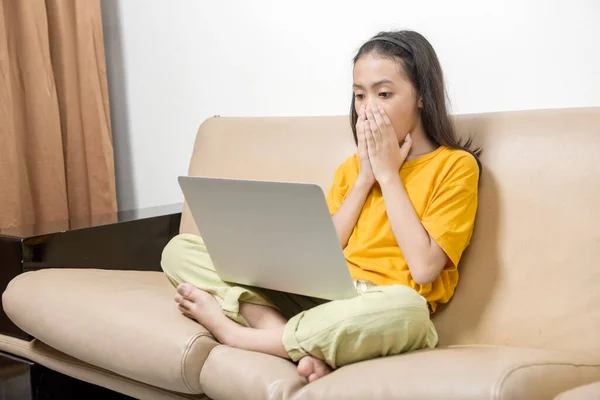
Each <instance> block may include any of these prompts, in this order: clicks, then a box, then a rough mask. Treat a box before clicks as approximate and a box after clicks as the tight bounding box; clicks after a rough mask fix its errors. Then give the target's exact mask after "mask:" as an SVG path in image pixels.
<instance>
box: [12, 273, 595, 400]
mask: <svg viewBox="0 0 600 400" xmlns="http://www.w3.org/2000/svg"><path fill="white" fill-rule="evenodd" d="M174 294H175V289H174V288H173V287H172V286H171V284H170V283H169V282H168V280H167V279H166V278H165V277H164V275H163V274H162V273H159V272H141V271H104V270H90V269H47V270H41V271H36V272H28V273H25V274H22V275H20V276H18V277H17V278H16V279H14V280H13V281H12V282H11V283H10V285H9V287H8V288H7V290H6V291H5V293H4V295H3V306H4V309H5V311H6V313H7V315H8V316H9V317H10V318H11V320H12V321H14V322H15V323H16V324H17V325H18V326H19V327H20V328H21V329H23V330H24V331H26V332H29V333H30V334H31V335H33V336H34V337H35V338H36V340H34V341H33V342H31V343H32V344H31V345H29V346H30V347H31V346H34V347H35V348H36V349H38V351H31V349H30V351H29V353H32V354H29V353H27V351H25V353H26V354H24V356H25V357H29V358H30V359H33V360H34V361H37V362H39V363H40V364H43V365H47V364H48V363H51V360H52V357H47V353H48V352H55V353H56V354H59V355H60V356H61V357H65V358H69V359H70V358H73V359H75V360H76V361H77V362H78V363H79V364H81V365H83V366H86V365H87V366H88V367H89V368H92V367H93V368H95V369H96V370H97V371H99V373H100V372H102V371H112V372H113V373H114V374H116V375H117V376H121V377H125V378H129V379H131V380H133V381H135V382H139V383H142V384H145V385H150V386H153V387H156V388H160V389H162V390H166V391H170V392H175V393H180V394H182V395H185V394H187V395H201V394H203V393H205V394H206V395H207V396H208V397H210V398H213V399H242V398H243V399H251V398H252V399H294V400H304V399H337V398H344V399H365V398H372V399H389V398H411V399H432V398H448V399H464V400H468V399H478V400H479V399H548V398H553V397H554V396H556V395H558V394H559V393H561V392H564V391H566V390H568V389H571V388H574V387H576V386H580V385H585V384H588V383H591V382H594V381H597V380H599V379H600V364H599V363H598V360H599V359H600V357H599V356H598V355H593V354H580V353H574V352H567V351H555V350H545V349H533V348H517V347H502V346H486V345H467V346H450V347H445V348H437V349H433V350H425V351H418V352H414V353H409V354H405V355H400V356H395V357H387V358H382V359H376V360H371V361H366V362H362V363H358V364H354V365H350V366H346V367H343V368H340V369H339V370H337V371H336V372H335V373H333V374H331V375H329V376H327V377H325V378H323V379H322V380H320V381H317V382H315V383H312V384H310V385H308V384H306V382H305V381H304V380H303V379H301V378H299V377H298V375H297V374H296V371H295V366H294V365H293V364H292V363H291V362H288V361H286V360H283V359H280V358H277V357H272V356H268V355H265V354H260V353H253V352H248V351H243V350H239V349H233V348H230V347H227V346H223V345H220V344H218V343H217V342H216V341H215V340H214V339H213V338H212V336H211V335H210V334H209V333H208V332H207V331H206V330H205V329H204V328H203V327H201V326H200V325H199V324H197V323H195V322H194V321H192V320H190V319H188V318H186V317H184V316H183V315H181V314H180V313H179V311H178V310H177V308H176V306H175V303H174V302H173V296H174ZM25 343H26V342H25ZM0 345H1V346H2V350H4V351H8V352H11V353H13V354H18V353H17V350H18V349H17V350H16V348H17V347H19V346H20V347H23V346H25V347H27V345H26V344H23V341H21V340H16V339H15V340H8V341H7V340H5V341H4V342H3V343H2V344H0ZM40 348H41V349H45V350H44V351H42V352H41V354H43V355H44V357H41V356H39V354H40V351H39V349H40ZM20 351H21V353H23V351H24V350H23V349H21V350H20ZM34 353H35V354H34ZM27 354H29V356H28V355H27ZM36 354H37V355H36ZM107 354H110V357H107V356H106V355H107ZM47 366H49V367H50V368H52V366H53V365H47ZM54 368H55V369H56V366H54ZM81 379H84V380H91V381H93V379H89V378H88V379H86V377H85V376H83V377H82V378H81ZM432 383H435V384H432ZM186 397H187V396H186ZM194 397H195V396H194ZM200 398H201V397H200Z"/></svg>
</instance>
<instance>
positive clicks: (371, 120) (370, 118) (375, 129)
mask: <svg viewBox="0 0 600 400" xmlns="http://www.w3.org/2000/svg"><path fill="white" fill-rule="evenodd" d="M366 114H367V122H366V124H365V125H368V126H369V128H370V130H371V134H372V135H373V140H374V141H375V143H376V144H377V143H379V142H380V141H381V132H380V131H379V126H378V125H377V122H375V115H373V111H371V109H370V108H367V111H366Z"/></svg>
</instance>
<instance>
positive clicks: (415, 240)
mask: <svg viewBox="0 0 600 400" xmlns="http://www.w3.org/2000/svg"><path fill="white" fill-rule="evenodd" d="M379 184H380V185H381V191H382V193H383V200H384V202H385V207H386V211H387V215H388V220H389V221H390V225H391V227H392V232H393V233H394V236H395V238H396V242H397V243H398V246H399V247H400V250H401V251H402V254H403V255H404V258H405V260H406V263H407V264H408V268H409V270H410V273H411V275H412V277H413V279H414V280H415V282H417V283H419V284H426V283H430V282H433V281H434V280H435V279H436V278H437V276H438V274H439V273H440V271H441V269H442V268H443V267H444V264H445V261H446V257H445V254H444V253H443V251H442V250H441V248H440V247H439V246H438V245H437V243H435V242H434V240H433V239H432V238H431V236H429V233H428V232H427V230H426V229H425V227H423V224H421V220H420V219H419V216H418V215H417V212H416V211H415V209H414V207H413V205H412V203H411V202H410V198H409V197H408V194H407V193H406V189H405V188H404V185H403V184H402V180H401V179H400V177H399V176H395V177H393V178H391V179H389V180H387V181H384V182H379Z"/></svg>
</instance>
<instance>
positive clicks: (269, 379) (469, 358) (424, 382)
mask: <svg viewBox="0 0 600 400" xmlns="http://www.w3.org/2000/svg"><path fill="white" fill-rule="evenodd" d="M454 121H455V124H456V127H457V130H458V131H459V133H460V135H461V136H465V137H466V136H472V137H473V138H474V140H475V142H476V143H477V144H481V145H483V147H484V153H483V156H482V158H481V160H482V163H483V170H482V177H481V186H480V203H479V208H478V214H477V220H476V227H475V232H474V235H473V238H472V241H471V244H470V246H469V248H468V249H467V251H466V253H465V255H464V257H463V259H462V261H461V264H460V267H459V270H460V274H461V277H460V281H459V285H458V288H457V291H456V294H455V296H454V297H453V298H452V300H451V301H450V302H449V303H448V304H445V305H442V306H440V307H439V309H438V311H437V312H436V313H435V315H434V316H433V322H434V324H435V325H436V327H437V329H438V331H439V335H440V341H439V345H438V346H437V348H435V349H430V350H423V351H415V352H412V353H407V354H403V355H398V356H394V357H386V358H380V359H374V360H370V361H365V362H360V363H356V364H353V365H349V366H345V367H343V368H340V369H338V370H336V371H335V372H334V373H332V374H330V375H328V376H326V377H324V378H323V379H321V380H318V381H316V382H314V383H310V384H307V382H306V381H305V380H304V379H302V378H300V377H299V376H298V375H297V373H296V368H295V365H294V364H293V363H291V362H289V361H287V360H284V359H281V358H277V357H273V356H269V355H265V354H260V353H254V352H249V351H244V350H239V349H235V348H230V347H227V346H224V345H221V344H219V343H218V342H217V341H215V339H214V338H213V337H212V336H211V334H210V333H209V332H208V331H207V330H206V329H204V328H203V327H202V326H200V325H199V324H197V323H196V322H194V321H192V320H190V319H188V318H186V317H184V316H183V315H182V314H180V312H179V311H178V310H177V307H176V305H175V303H174V301H173V297H174V294H175V289H174V288H173V287H172V286H171V284H170V283H169V282H168V280H167V279H166V278H165V276H164V275H163V274H162V273H161V272H156V271H154V272H151V271H108V270H101V269H83V268H66V269H45V270H40V271H34V272H27V273H24V274H21V275H19V276H17V277H16V278H14V279H13V280H12V281H11V282H10V284H9V285H8V287H7V288H6V290H5V291H4V293H3V296H2V304H3V308H4V311H5V313H6V314H7V315H8V317H9V318H10V319H11V320H12V321H13V322H14V323H15V324H16V325H17V326H18V327H20V328H21V329H22V330H24V331H25V332H27V333H29V334H30V335H31V336H32V339H31V340H23V339H18V338H15V337H10V336H0V351H3V352H5V353H9V354H13V355H15V356H18V357H22V358H26V359H29V360H32V361H34V362H36V363H39V364H42V365H44V366H46V367H48V368H50V369H52V370H55V371H58V372H61V373H63V374H66V375H69V376H72V377H75V378H77V379H80V380H83V381H86V382H91V383H94V384H96V385H100V386H104V387H107V388H110V389H112V390H115V391H117V392H120V393H123V394H126V395H129V396H132V397H135V398H140V399H165V400H166V399H208V398H210V399H285V400H287V399H289V400H308V399H356V400H363V399H461V400H471V399H473V400H474V399H477V400H481V399H527V400H536V399H553V398H559V399H562V400H565V399H566V400H570V399H600V289H599V287H600V228H599V226H600V225H599V223H600V156H599V155H600V108H584V109H561V110H533V111H517V112H500V113H488V114H470V115H457V116H455V118H454ZM355 149H356V148H355V145H354V142H353V139H352V135H351V132H350V126H349V122H348V118H347V117H345V116H331V117H285V118H284V117H270V118H267V117H265V118H258V117H254V118H231V117H213V118H209V119H208V120H206V121H205V122H204V123H203V124H202V125H201V126H200V129H199V131H198V134H197V138H196V141H195V145H194V149H193V155H192V157H191V163H190V167H189V174H190V175H205V176H219V177H241V178H248V179H268V180H285V181H303V182H315V183H318V184H319V185H320V186H321V187H322V188H323V190H325V191H326V190H327V189H328V187H329V185H330V184H331V182H332V178H333V172H334V170H335V168H336V167H337V166H338V165H339V164H340V163H341V162H342V161H343V160H344V159H345V158H346V157H348V156H349V155H350V154H352V153H353V152H355ZM199 228H200V229H201V228H202V227H199ZM180 232H185V233H198V227H196V226H195V224H194V221H193V219H192V218H191V216H190V213H189V210H188V209H187V207H185V208H184V210H183V215H182V219H181V226H180ZM107 251H110V250H109V249H107Z"/></svg>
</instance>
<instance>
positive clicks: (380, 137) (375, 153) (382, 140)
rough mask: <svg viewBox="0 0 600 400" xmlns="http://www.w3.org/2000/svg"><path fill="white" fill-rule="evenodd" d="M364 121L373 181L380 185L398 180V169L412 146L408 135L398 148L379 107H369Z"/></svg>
mask: <svg viewBox="0 0 600 400" xmlns="http://www.w3.org/2000/svg"><path fill="white" fill-rule="evenodd" d="M366 119H367V120H366V122H365V124H364V132H365V138H366V142H367V150H368V153H369V160H370V161H371V168H372V171H373V175H374V176H375V179H376V180H377V181H378V182H379V183H380V184H382V183H386V182H388V181H389V180H392V179H396V178H398V177H399V176H400V175H399V171H400V167H401V166H402V164H403V163H404V161H405V160H406V157H407V156H408V152H409V151H410V148H411V146H412V140H411V138H410V134H407V135H406V138H405V139H404V143H403V144H402V146H400V145H399V143H398V137H397V136H396V132H395V131H394V127H393V126H392V123H391V121H390V119H389V117H388V116H387V114H386V113H385V111H384V110H383V108H381V107H378V106H375V105H370V106H369V108H367V110H366Z"/></svg>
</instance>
